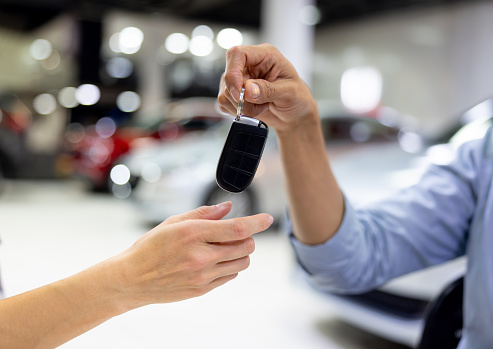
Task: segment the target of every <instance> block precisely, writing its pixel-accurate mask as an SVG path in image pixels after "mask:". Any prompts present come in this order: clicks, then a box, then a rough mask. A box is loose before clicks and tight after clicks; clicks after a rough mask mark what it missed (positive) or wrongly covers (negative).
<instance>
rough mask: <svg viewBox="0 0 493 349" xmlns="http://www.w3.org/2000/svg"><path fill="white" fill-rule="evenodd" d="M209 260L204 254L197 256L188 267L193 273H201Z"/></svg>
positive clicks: (192, 257) (191, 258) (190, 261)
mask: <svg viewBox="0 0 493 349" xmlns="http://www.w3.org/2000/svg"><path fill="white" fill-rule="evenodd" d="M208 262H209V260H208V258H207V256H205V255H203V254H196V255H193V256H191V257H190V260H189V262H188V267H189V269H190V270H193V271H201V270H202V269H204V268H205V267H206V266H207V265H208Z"/></svg>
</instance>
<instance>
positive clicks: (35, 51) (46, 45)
mask: <svg viewBox="0 0 493 349" xmlns="http://www.w3.org/2000/svg"><path fill="white" fill-rule="evenodd" d="M52 51H53V48H52V46H51V43H50V42H49V41H48V40H45V39H36V40H34V41H33V42H32V44H31V46H30V47H29V53H30V54H31V56H32V57H33V58H34V59H36V60H43V59H46V58H48V57H50V55H51V52H52Z"/></svg>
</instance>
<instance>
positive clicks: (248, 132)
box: [216, 89, 269, 193]
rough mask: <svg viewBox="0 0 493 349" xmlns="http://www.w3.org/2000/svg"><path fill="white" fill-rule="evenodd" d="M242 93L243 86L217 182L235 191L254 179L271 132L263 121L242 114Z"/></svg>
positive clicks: (240, 189)
mask: <svg viewBox="0 0 493 349" xmlns="http://www.w3.org/2000/svg"><path fill="white" fill-rule="evenodd" d="M243 93H244V89H242V91H241V93H240V104H239V106H238V111H237V116H236V119H235V120H234V121H233V124H232V125H231V129H230V130H229V134H228V137H227V138H226V142H225V143H224V147H223V151H222V153H221V157H220V158H219V162H218V165H217V171H216V181H217V184H218V185H219V186H220V187H221V188H222V189H224V190H227V191H229V192H233V193H240V192H242V191H244V190H245V189H246V188H248V186H249V185H250V183H251V182H252V180H253V177H254V176H255V172H256V171H257V167H258V164H259V163H260V159H261V157H262V153H263V151H264V147H265V142H266V141H267V136H268V133H269V128H268V126H267V125H266V124H265V123H264V122H262V121H260V120H257V119H254V118H250V117H246V116H242V115H241V109H242V107H243Z"/></svg>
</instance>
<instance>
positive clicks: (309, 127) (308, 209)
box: [279, 112, 344, 245]
mask: <svg viewBox="0 0 493 349" xmlns="http://www.w3.org/2000/svg"><path fill="white" fill-rule="evenodd" d="M279 146H280V151H281V157H282V162H283V166H284V172H285V177H286V186H287V194H288V198H289V208H290V215H291V220H292V223H293V230H294V235H295V236H296V238H297V239H298V240H300V241H301V242H303V243H305V244H308V245H315V244H319V243H322V242H325V241H327V240H328V239H329V238H331V237H332V236H333V235H334V234H335V232H336V231H337V229H338V227H339V225H340V224H341V221H342V217H343V214H344V199H343V195H342V192H341V190H340V189H339V186H338V184H337V182H336V180H335V177H334V175H333V173H332V170H331V168H330V165H329V162H328V159H327V153H326V149H325V142H324V139H323V135H322V131H321V127H320V122H319V120H318V115H317V114H316V112H313V113H312V114H311V115H309V116H308V117H307V118H306V121H305V122H304V123H303V124H302V125H300V127H298V128H297V129H296V130H291V131H289V132H280V133H279Z"/></svg>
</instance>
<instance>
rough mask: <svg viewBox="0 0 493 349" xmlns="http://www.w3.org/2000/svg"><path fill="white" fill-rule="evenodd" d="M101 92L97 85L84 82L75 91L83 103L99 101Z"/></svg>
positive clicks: (88, 103)
mask: <svg viewBox="0 0 493 349" xmlns="http://www.w3.org/2000/svg"><path fill="white" fill-rule="evenodd" d="M100 97H101V92H100V91H99V88H98V87H97V86H96V85H92V84H83V85H80V86H79V87H78V88H77V91H75V98H76V99H77V101H78V102H79V103H80V104H82V105H93V104H96V103H97V102H98V101H99V98H100Z"/></svg>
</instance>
